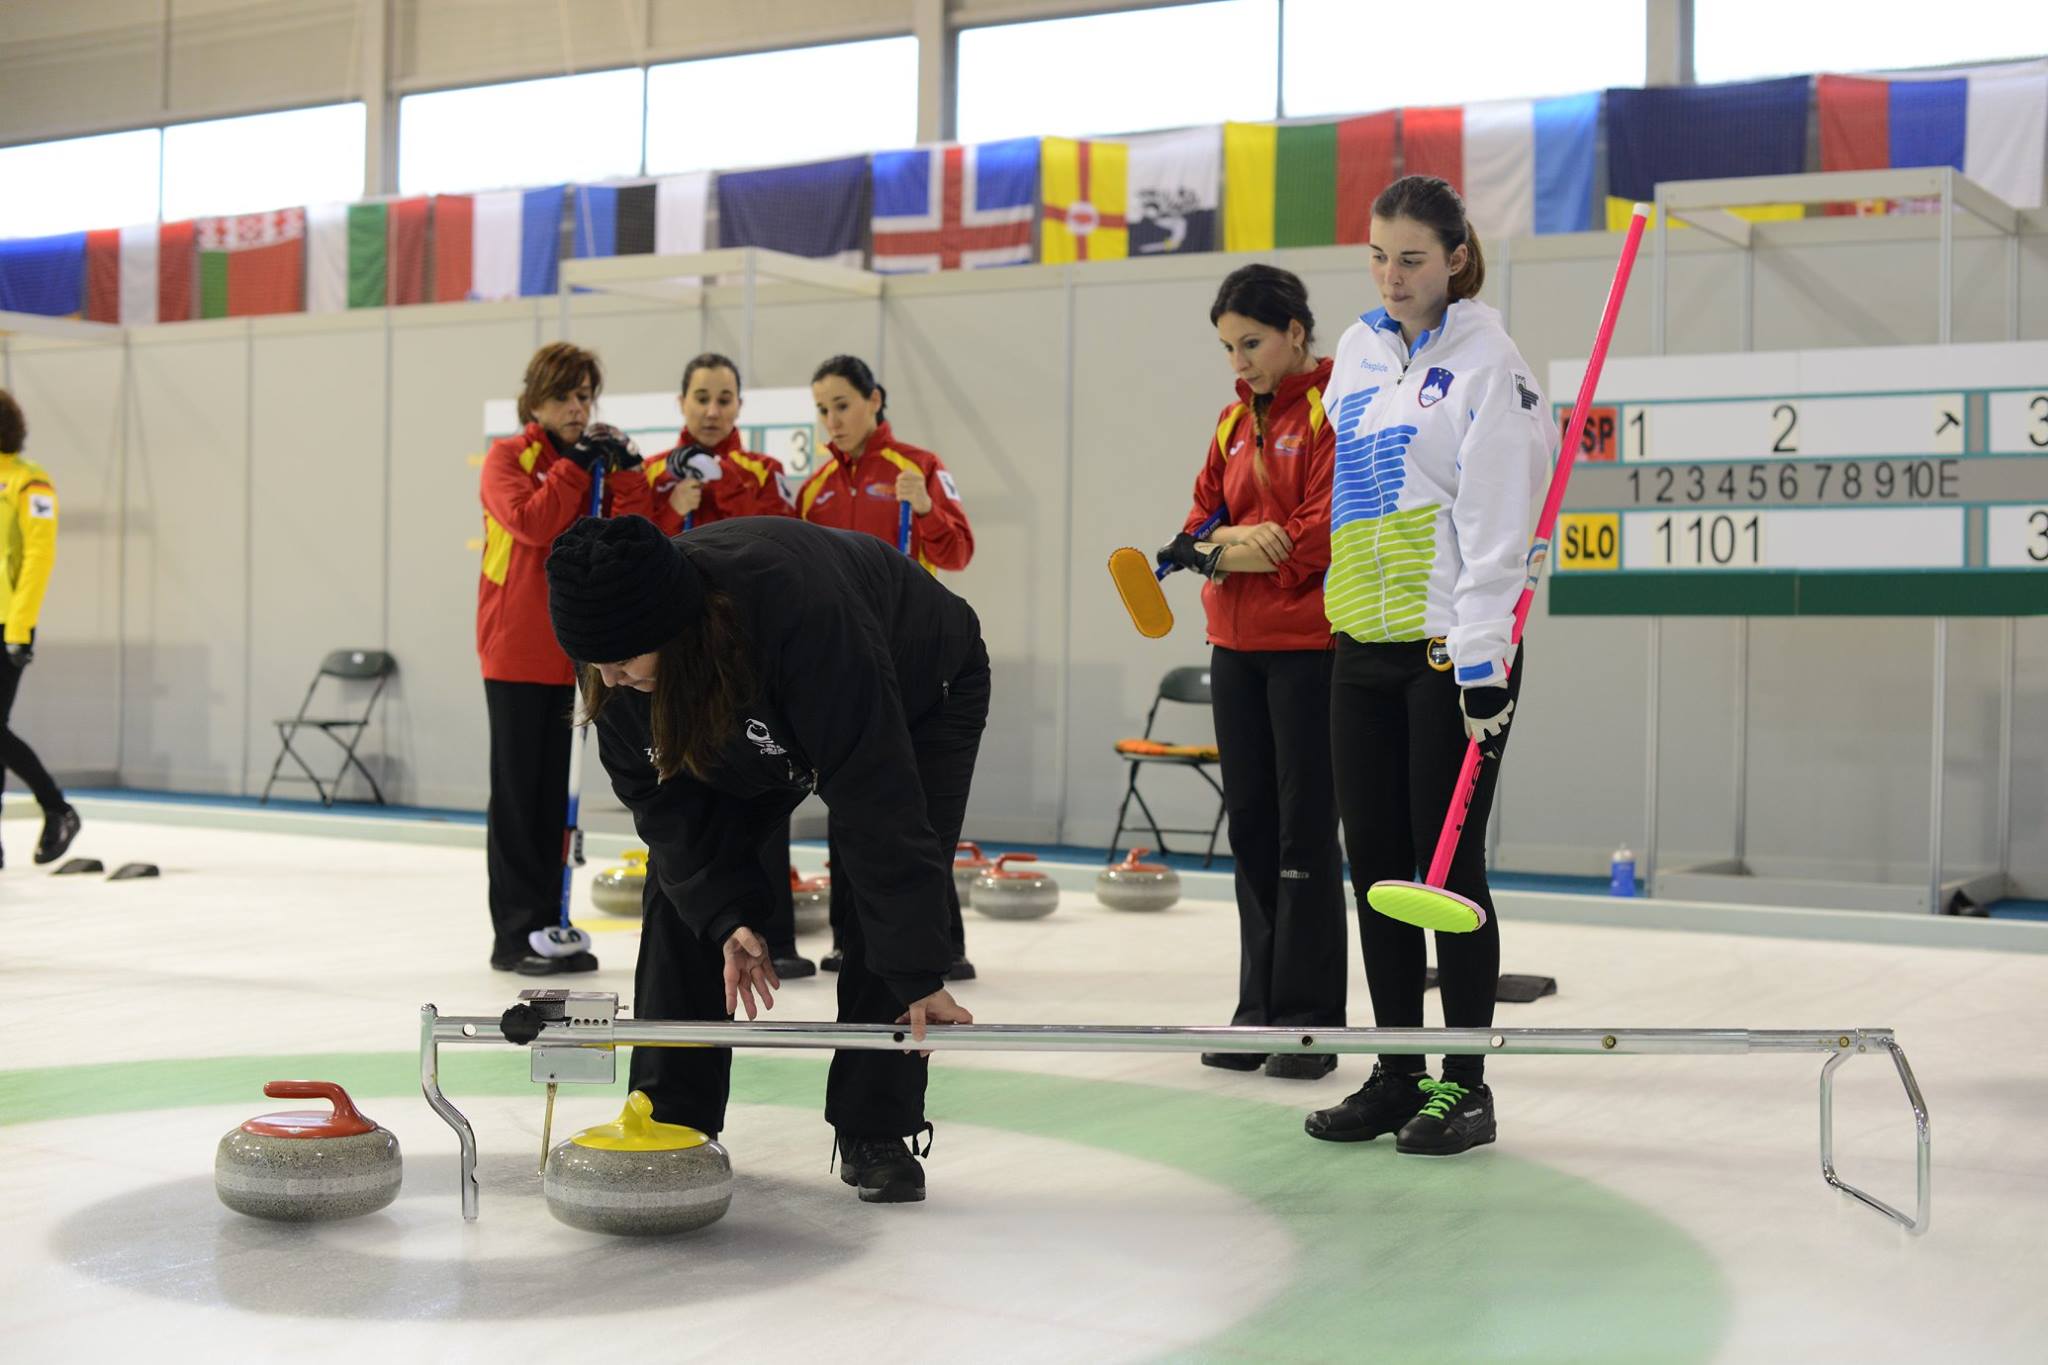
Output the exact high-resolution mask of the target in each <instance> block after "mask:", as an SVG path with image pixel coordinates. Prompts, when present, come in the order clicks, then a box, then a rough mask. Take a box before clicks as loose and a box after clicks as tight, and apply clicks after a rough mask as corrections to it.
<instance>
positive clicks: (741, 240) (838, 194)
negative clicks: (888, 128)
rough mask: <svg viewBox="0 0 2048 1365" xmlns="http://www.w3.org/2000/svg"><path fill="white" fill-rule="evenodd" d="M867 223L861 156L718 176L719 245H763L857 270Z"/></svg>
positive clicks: (865, 176) (865, 180) (865, 174)
mask: <svg viewBox="0 0 2048 1365" xmlns="http://www.w3.org/2000/svg"><path fill="white" fill-rule="evenodd" d="M867 227H868V159H867V158H866V157H864V156H850V157H843V158H841V159H839V160H837V161H813V162H809V163H807V164H805V165H801V166H777V167H774V168H772V169H770V170H765V171H737V172H734V173H732V174H730V175H720V176H719V177H718V244H719V245H720V246H758V247H765V248H766V249H768V250H770V251H784V252H788V253H789V254H790V255H792V256H810V257H813V258H820V257H822V258H825V259H829V260H836V261H838V262H839V263H840V264H842V265H848V266H852V267H854V268H856V269H858V268H859V267H860V265H861V257H862V252H861V248H862V245H863V242H862V239H863V238H864V237H865V236H866V235H867Z"/></svg>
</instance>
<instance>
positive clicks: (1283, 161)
mask: <svg viewBox="0 0 2048 1365" xmlns="http://www.w3.org/2000/svg"><path fill="white" fill-rule="evenodd" d="M1393 179H1394V115H1393V113H1392V111H1388V112H1386V113H1383V114H1366V115H1364V116H1362V117H1360V118H1348V119H1339V120H1336V121H1334V122H1327V123H1226V124H1224V125H1223V194H1224V202H1223V249H1224V250H1225V251H1271V250H1273V249H1274V248H1275V247H1283V246H1330V245H1333V244H1335V243H1339V242H1342V243H1360V242H1363V241H1365V240H1366V237H1367V235H1368V232H1369V229H1370V227H1371V224H1372V201H1373V199H1374V198H1375V197H1376V196H1377V195H1378V194H1379V192H1380V191H1381V190H1383V189H1385V188H1386V187H1387V186H1388V184H1390V183H1391V182H1392V181H1393Z"/></svg>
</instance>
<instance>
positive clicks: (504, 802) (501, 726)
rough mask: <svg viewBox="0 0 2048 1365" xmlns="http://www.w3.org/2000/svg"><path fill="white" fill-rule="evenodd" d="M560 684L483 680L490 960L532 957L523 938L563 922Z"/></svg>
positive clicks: (564, 704) (563, 701)
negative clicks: (487, 734)
mask: <svg viewBox="0 0 2048 1365" xmlns="http://www.w3.org/2000/svg"><path fill="white" fill-rule="evenodd" d="M575 702H576V689H575V688H574V687H570V686H568V685H566V684H564V685H563V686H560V687H557V686H554V685H553V684H551V683H519V682H499V681H498V680H496V679H494V678H486V679H484V703H485V705H486V706H488V707H489V708H490V714H491V804H490V812H489V814H488V815H487V816H486V817H485V821H486V824H485V838H484V846H485V857H486V862H487V864H488V866H489V868H490V878H491V891H490V900H491V930H492V940H491V957H492V958H493V959H494V960H498V961H503V960H505V959H507V958H514V959H516V958H521V957H524V956H526V955H527V954H528V953H530V952H532V951H533V949H532V948H531V947H529V946H528V945H527V942H526V936H527V935H528V934H530V933H532V932H533V931H534V930H536V929H546V928H549V927H550V926H552V925H554V924H557V923H559V922H560V920H561V917H562V830H563V829H564V827H565V826H566V825H567V824H568V820H569V787H568V782H569V741H570V739H571V737H572V735H571V730H570V727H569V714H570V708H571V707H573V706H574V705H575Z"/></svg>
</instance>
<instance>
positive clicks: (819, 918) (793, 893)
mask: <svg viewBox="0 0 2048 1365" xmlns="http://www.w3.org/2000/svg"><path fill="white" fill-rule="evenodd" d="M789 899H790V902H791V904H792V906H793V907H794V908H795V910H796V931H797V932H798V933H799V934H815V933H817V932H818V931H819V930H820V929H823V928H824V927H825V925H826V923H827V922H828V921H829V920H830V919H831V916H832V879H831V878H830V877H828V876H823V875H820V876H816V877H806V876H804V875H803V874H801V873H799V872H798V871H797V870H796V869H795V868H794V867H792V868H790V869H789Z"/></svg>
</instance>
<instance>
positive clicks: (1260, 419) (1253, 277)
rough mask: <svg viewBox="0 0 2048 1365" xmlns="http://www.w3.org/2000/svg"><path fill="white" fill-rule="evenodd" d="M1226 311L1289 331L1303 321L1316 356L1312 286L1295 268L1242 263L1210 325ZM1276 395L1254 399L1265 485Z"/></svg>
mask: <svg viewBox="0 0 2048 1365" xmlns="http://www.w3.org/2000/svg"><path fill="white" fill-rule="evenodd" d="M1225 313H1235V314H1237V315H1238V316H1239V317H1241V318H1250V319H1251V320H1252V321H1253V322H1256V323H1258V324H1260V325H1261V326H1264V327H1271V328H1272V329H1273V330H1274V331H1276V332H1282V333H1284V332H1286V330H1287V328H1288V325H1289V324H1290V323H1296V322H1298V323H1300V324H1301V344H1302V347H1303V348H1304V349H1305V350H1307V351H1308V353H1309V354H1310V355H1311V356H1313V355H1314V354H1315V344H1316V315H1315V314H1314V313H1313V312H1311V311H1310V310H1309V306H1308V286H1307V285H1305V284H1303V283H1302V282H1301V276H1299V275H1297V274H1295V273H1294V272H1293V271H1292V270H1282V269H1281V268H1280V267H1279V266H1277V265H1266V264H1263V263H1255V264H1252V265H1241V266H1239V267H1238V268H1237V269H1235V270H1233V271H1231V272H1230V273H1229V274H1228V275H1225V276H1224V277H1223V285H1222V287H1221V288H1219V289H1218V290H1217V291H1216V302H1214V303H1212V304H1210V305H1209V325H1210V326H1212V327H1213V326H1215V325H1216V324H1217V323H1218V322H1220V321H1222V320H1223V315H1224V314H1225ZM1271 406H1272V395H1271V394H1261V395H1259V397H1258V398H1256V399H1255V400H1253V402H1252V421H1253V422H1255V423H1257V424H1258V428H1259V436H1260V440H1259V442H1258V444H1257V445H1255V446H1254V447H1253V448H1252V473H1253V475H1255V476H1256V477H1257V478H1258V481H1259V486H1260V487H1261V488H1264V487H1266V486H1267V483H1268V482H1269V481H1268V479H1267V478H1266V451H1265V445H1266V442H1265V439H1264V438H1265V430H1266V409H1267V408H1269V407H1271Z"/></svg>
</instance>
